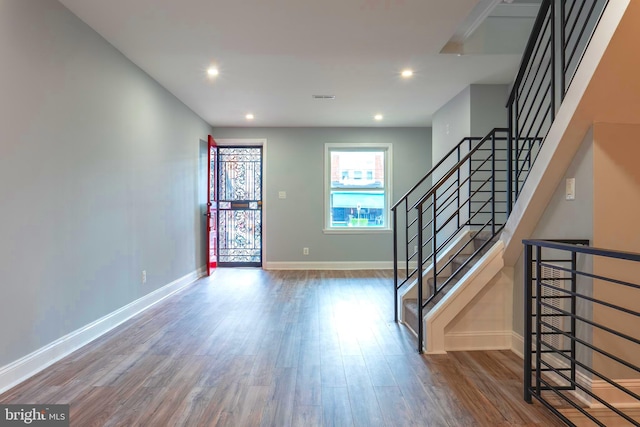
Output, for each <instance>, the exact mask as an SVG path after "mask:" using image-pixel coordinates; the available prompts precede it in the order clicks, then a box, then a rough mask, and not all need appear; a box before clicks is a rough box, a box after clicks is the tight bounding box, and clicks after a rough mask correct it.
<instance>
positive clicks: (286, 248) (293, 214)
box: [214, 128, 431, 263]
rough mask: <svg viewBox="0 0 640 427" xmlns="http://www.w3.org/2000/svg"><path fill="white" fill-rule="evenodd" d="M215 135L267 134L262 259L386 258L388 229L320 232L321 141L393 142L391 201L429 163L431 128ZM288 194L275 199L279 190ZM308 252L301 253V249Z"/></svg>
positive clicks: (252, 134)
mask: <svg viewBox="0 0 640 427" xmlns="http://www.w3.org/2000/svg"><path fill="white" fill-rule="evenodd" d="M214 137H215V138H217V139H224V138H266V139H267V150H266V165H265V175H266V178H267V183H266V185H267V188H265V191H264V195H265V209H266V223H265V226H264V233H265V238H266V242H267V248H266V257H267V258H266V260H265V261H266V262H267V263H269V262H334V261H340V262H345V261H391V259H392V249H393V246H392V242H393V240H392V234H391V232H386V233H376V234H364V235H362V234H349V235H335V234H324V233H323V232H322V229H323V226H324V216H323V209H324V186H323V180H324V144H325V143H329V142H330V143H341V142H343V143H392V144H393V148H392V150H393V165H392V166H393V198H392V200H393V202H395V201H396V200H397V199H399V198H400V197H402V195H403V194H404V193H405V192H406V191H407V190H408V189H409V188H411V186H412V185H414V184H415V183H416V182H417V181H418V179H419V178H421V177H422V176H423V175H424V174H425V173H426V172H427V171H428V170H429V168H430V167H431V129H430V128H216V129H214ZM279 191H286V192H287V198H286V199H279V198H278V192H279ZM303 247H308V248H309V255H308V256H303V255H302V248H303Z"/></svg>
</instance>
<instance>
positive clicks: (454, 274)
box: [402, 232, 496, 334]
mask: <svg viewBox="0 0 640 427" xmlns="http://www.w3.org/2000/svg"><path fill="white" fill-rule="evenodd" d="M471 233H472V236H471V240H470V242H471V244H470V245H469V246H467V247H465V248H464V249H463V250H462V252H460V253H459V254H457V255H456V254H451V255H449V257H448V259H447V261H446V263H445V264H448V265H446V267H445V269H444V272H443V273H442V274H440V275H438V277H437V278H436V279H434V278H433V277H429V278H428V279H427V282H426V284H427V287H428V289H429V291H428V292H433V291H434V289H435V288H441V291H440V292H438V293H437V294H436V296H435V297H434V298H433V299H432V300H431V301H430V302H429V303H428V304H426V305H425V308H424V311H423V314H424V315H426V314H427V313H428V312H429V310H431V309H432V308H433V307H435V305H436V304H437V303H438V302H440V300H442V298H444V296H445V295H447V293H448V292H449V290H450V289H451V288H452V287H453V286H454V285H455V284H456V283H457V281H458V280H460V279H461V278H462V277H464V275H465V274H467V273H468V272H469V270H471V267H472V263H470V261H471V260H470V258H471V256H472V255H473V254H474V253H475V252H476V251H477V256H478V258H481V257H482V255H484V254H485V253H487V252H488V251H489V249H490V247H491V246H490V244H492V243H495V241H496V238H495V237H492V236H491V234H490V233H489V232H480V233H478V232H471ZM434 283H436V286H435V287H434ZM428 292H427V293H428ZM402 307H403V316H402V319H403V321H404V323H405V325H407V326H408V327H409V328H410V329H411V330H412V331H413V332H414V333H415V334H417V331H418V329H419V321H418V319H419V317H418V299H417V298H405V299H403V301H402Z"/></svg>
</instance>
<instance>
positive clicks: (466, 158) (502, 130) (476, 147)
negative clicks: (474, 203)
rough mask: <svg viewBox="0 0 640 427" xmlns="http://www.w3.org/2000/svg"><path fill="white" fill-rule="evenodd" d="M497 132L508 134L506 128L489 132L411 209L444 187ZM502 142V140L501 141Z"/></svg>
mask: <svg viewBox="0 0 640 427" xmlns="http://www.w3.org/2000/svg"><path fill="white" fill-rule="evenodd" d="M497 132H507V133H508V132H509V129H506V128H495V129H493V130H492V131H491V132H489V133H488V134H487V135H486V136H485V137H484V138H482V139H481V140H480V142H479V143H478V145H476V146H475V147H474V148H472V149H471V151H469V152H468V153H467V154H466V155H465V156H464V157H463V158H462V159H460V161H459V162H458V163H456V164H455V165H453V166H452V167H451V169H449V171H448V172H447V173H446V174H445V175H444V176H442V177H441V178H440V179H439V180H438V182H437V183H436V184H434V185H433V186H432V187H431V188H430V189H429V191H427V193H426V194H425V195H424V196H422V197H421V198H420V200H418V201H417V202H416V203H414V204H413V206H412V208H413V209H415V208H417V207H418V206H421V205H423V204H424V203H425V201H426V200H427V199H428V198H429V197H431V196H433V194H434V193H435V192H436V191H437V190H438V189H439V188H440V187H441V186H442V185H444V183H445V182H446V181H447V179H449V178H451V177H452V176H453V174H454V173H456V172H457V171H458V169H460V168H461V167H462V166H464V165H465V164H466V163H467V161H468V160H469V159H470V158H471V156H472V155H473V154H474V153H475V152H476V151H477V150H478V147H480V146H481V145H482V144H484V143H485V142H486V141H490V140H491V137H492V136H495V134H496V133H497ZM503 140H504V139H503Z"/></svg>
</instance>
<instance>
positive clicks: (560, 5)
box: [507, 0, 608, 211]
mask: <svg viewBox="0 0 640 427" xmlns="http://www.w3.org/2000/svg"><path fill="white" fill-rule="evenodd" d="M607 3H608V0H543V1H542V4H541V6H540V11H539V13H538V16H537V18H536V21H535V23H534V26H533V29H532V32H531V36H530V38H529V41H528V43H527V47H526V48H525V51H524V54H523V57H522V62H521V64H520V69H519V71H518V74H517V75H516V78H515V80H514V84H513V87H512V90H511V94H510V96H509V100H508V102H507V107H508V108H509V129H510V137H511V142H510V150H509V167H510V170H509V180H510V187H509V190H510V191H509V194H508V199H509V202H508V206H509V211H510V209H511V207H512V206H513V204H514V203H515V201H516V200H517V198H518V195H519V194H520V192H521V191H522V187H523V186H524V183H525V181H526V179H527V176H528V174H529V171H530V170H531V167H532V166H533V163H534V162H535V160H536V158H537V156H538V153H539V152H540V148H541V147H542V142H543V141H544V138H545V137H546V136H547V133H548V132H549V129H550V128H551V124H552V123H553V121H554V120H555V117H556V114H557V112H558V110H559V108H560V105H561V104H562V101H563V100H564V97H565V95H566V93H567V91H568V88H569V85H570V83H571V81H572V80H573V77H574V76H575V74H576V71H577V69H578V66H579V65H580V61H581V60H582V57H583V55H584V52H585V51H586V48H587V46H588V44H589V41H590V40H591V36H592V34H593V32H594V30H595V28H596V27H597V25H598V22H599V20H600V17H601V16H602V13H603V11H604V9H605V7H606V5H607Z"/></svg>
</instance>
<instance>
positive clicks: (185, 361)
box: [0, 269, 562, 427]
mask: <svg viewBox="0 0 640 427" xmlns="http://www.w3.org/2000/svg"><path fill="white" fill-rule="evenodd" d="M392 288H393V286H392V281H391V275H390V272H386V271H343V272H335V271H332V272H329V271H288V272H267V271H262V270H258V269H219V270H218V271H216V272H215V274H214V275H213V276H212V277H211V278H206V279H202V280H200V281H199V282H197V283H196V284H194V285H192V286H190V287H189V288H187V289H186V290H184V291H183V292H181V293H179V294H177V295H175V296H173V297H172V298H170V299H168V300H167V301H165V302H163V303H161V304H159V305H157V306H155V307H154V308H152V309H151V310H149V311H147V312H145V313H143V314H142V315H140V316H138V317H136V318H134V319H132V320H130V321H129V322H127V323H125V324H124V325H121V326H120V327H118V328H116V329H115V330H113V331H111V332H110V333H108V334H107V335H105V336H103V337H101V338H100V339H98V340H96V341H94V342H92V343H91V344H89V345H87V346H85V347H84V348H82V349H80V350H79V351H77V352H75V353H73V354H72V355H70V356H69V357H67V358H65V359H63V360H62V361H60V362H58V363H56V364H54V365H52V366H51V367H49V368H47V369H46V370H45V371H43V372H41V373H40V374H38V375H36V376H34V377H33V378H31V379H29V380H28V381H26V382H25V383H23V384H21V385H19V386H17V387H15V388H13V389H12V390H9V391H8V392H6V393H4V394H3V395H0V403H49V404H54V403H68V404H70V405H71V414H70V417H71V425H72V426H82V427H84V426H137V425H141V426H142V425H144V426H178V425H180V426H240V427H244V426H278V427H280V426H290V425H292V426H305V427H307V426H367V427H372V426H465V427H466V426H515V425H531V426H533V425H540V426H554V425H562V424H561V423H559V422H558V421H556V420H555V419H553V418H552V417H551V415H549V414H548V413H547V412H546V410H544V409H543V408H542V407H541V405H539V404H534V405H528V404H526V403H524V401H523V400H522V398H521V388H522V386H521V384H522V382H521V376H522V367H521V361H520V359H518V358H517V357H516V356H515V355H513V354H512V353H511V352H508V351H492V352H458V353H449V354H447V355H439V356H420V355H419V354H417V352H416V351H415V348H414V347H415V339H414V338H413V337H412V336H411V335H410V334H409V333H408V332H407V331H406V330H405V329H404V328H403V327H402V326H400V325H397V324H395V323H394V322H393V308H392V304H393V295H392Z"/></svg>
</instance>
